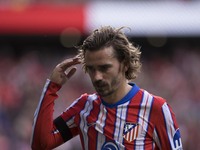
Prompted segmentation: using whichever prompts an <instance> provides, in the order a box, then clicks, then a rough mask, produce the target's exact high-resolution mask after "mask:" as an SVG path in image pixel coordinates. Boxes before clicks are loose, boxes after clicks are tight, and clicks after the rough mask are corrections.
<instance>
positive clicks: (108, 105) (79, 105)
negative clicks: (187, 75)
mask: <svg viewBox="0 0 200 150" xmlns="http://www.w3.org/2000/svg"><path fill="white" fill-rule="evenodd" d="M122 29H123V28H113V27H110V26H105V27H101V28H99V29H96V30H94V31H93V32H92V34H91V35H89V36H88V37H87V38H86V39H85V41H84V42H83V44H82V45H81V46H80V47H79V53H78V55H77V56H76V57H74V58H70V59H66V60H64V61H63V62H61V63H60V64H58V65H57V66H56V67H55V68H54V70H53V72H52V74H51V76H50V78H49V79H47V81H46V84H45V86H44V89H43V92H42V95H41V99H40V102H39V104H38V107H37V109H36V112H35V116H34V123H33V134H32V140H31V146H32V149H33V150H50V149H53V148H55V147H57V146H59V145H61V144H63V143H64V142H66V141H68V140H70V139H71V138H73V137H75V136H77V135H79V136H80V140H81V144H82V148H83V149H84V150H108V149H109V150H152V149H154V150H158V149H162V150H171V149H172V150H182V143H181V136H180V130H179V127H178V124H177V121H176V118H175V114H174V113H173V111H172V109H171V107H170V106H169V105H168V104H167V102H166V100H165V99H163V98H162V97H159V96H155V95H153V94H150V93H149V92H147V91H146V90H144V89H142V88H140V87H138V86H137V85H136V84H135V83H134V82H133V80H134V79H135V78H136V77H137V73H138V72H139V71H140V68H141V62H140V56H141V52H140V47H138V46H134V44H132V43H131V42H130V41H129V40H128V38H127V37H126V35H125V34H124V33H123V31H122ZM77 64H82V65H83V68H84V70H85V71H86V73H88V74H89V76H90V79H91V82H92V84H93V86H94V88H95V90H96V93H94V94H82V95H80V97H79V98H78V99H76V100H75V101H74V102H73V103H72V104H71V105H70V106H69V107H68V108H67V109H66V110H65V111H64V112H63V113H62V114H61V115H60V116H58V117H57V118H56V119H55V120H53V109H54V101H55V100H56V99H57V98H58V95H57V94H56V93H57V92H58V91H59V90H60V88H61V87H62V85H63V84H65V83H66V81H68V80H69V79H70V78H71V76H72V75H73V74H74V73H75V72H76V67H75V65H77ZM67 72H68V73H67ZM77 86H78V85H77ZM66 92H67V91H66ZM69 94H70V93H69Z"/></svg>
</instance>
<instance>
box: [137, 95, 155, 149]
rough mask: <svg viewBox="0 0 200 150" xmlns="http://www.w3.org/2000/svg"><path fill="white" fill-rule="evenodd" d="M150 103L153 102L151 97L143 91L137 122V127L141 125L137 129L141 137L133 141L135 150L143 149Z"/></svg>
mask: <svg viewBox="0 0 200 150" xmlns="http://www.w3.org/2000/svg"><path fill="white" fill-rule="evenodd" d="M152 102H153V96H152V95H151V94H149V93H148V92H147V91H144V93H143V99H142V103H141V105H140V112H139V120H138V123H139V125H141V127H142V128H139V134H141V135H142V136H139V138H137V139H136V140H135V145H136V146H135V149H140V150H143V149H144V140H145V136H146V132H147V129H148V121H149V116H150V111H151V106H152Z"/></svg>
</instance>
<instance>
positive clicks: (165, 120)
mask: <svg viewBox="0 0 200 150" xmlns="http://www.w3.org/2000/svg"><path fill="white" fill-rule="evenodd" d="M154 101H155V104H154V106H153V110H152V113H153V116H154V125H155V128H154V133H153V137H154V140H155V143H156V147H157V148H158V149H162V150H168V149H172V150H182V149H183V148H182V142H181V135H180V130H179V127H178V124H177V121H176V117H175V114H174V112H173V111H172V108H171V107H170V105H169V104H167V102H166V101H165V100H164V99H162V98H155V100H154ZM155 116H156V117H155Z"/></svg>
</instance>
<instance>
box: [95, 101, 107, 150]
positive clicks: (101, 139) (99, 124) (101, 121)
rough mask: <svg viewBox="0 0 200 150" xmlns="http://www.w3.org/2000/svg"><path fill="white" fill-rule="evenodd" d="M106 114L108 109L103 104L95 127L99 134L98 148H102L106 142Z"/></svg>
mask: <svg viewBox="0 0 200 150" xmlns="http://www.w3.org/2000/svg"><path fill="white" fill-rule="evenodd" d="M106 114H107V110H106V108H105V106H104V105H103V104H101V105H100V113H99V115H98V119H97V121H96V125H95V129H96V130H97V131H98V136H97V148H96V149H101V147H102V145H103V144H104V142H105V139H106V138H105V136H104V134H103V133H104V131H103V129H104V126H105V121H106Z"/></svg>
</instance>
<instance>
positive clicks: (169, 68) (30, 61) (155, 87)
mask: <svg viewBox="0 0 200 150" xmlns="http://www.w3.org/2000/svg"><path fill="white" fill-rule="evenodd" d="M199 51H200V49H184V48H176V49H175V50H174V52H173V54H172V55H171V56H170V57H164V56H159V55H156V56H155V57H151V58H150V59H146V58H145V57H142V63H143V68H142V71H141V73H140V74H139V76H138V78H137V79H136V80H135V82H136V83H137V84H138V85H139V86H140V87H141V88H144V89H146V90H148V91H149V92H151V93H153V94H155V95H159V96H162V97H164V98H166V99H167V101H168V103H169V104H170V105H171V107H172V109H173V110H174V112H175V114H176V117H177V120H178V123H179V126H180V130H181V134H182V142H183V145H184V149H185V150H194V149H200V143H199V139H200V132H199V129H198V127H199V126H200V115H199V108H200V99H199V97H200V78H199V75H200V69H199V66H200V52H199ZM63 56H64V57H63ZM67 57H71V54H68V53H66V54H65V55H59V54H58V53H57V55H55V54H52V55H51V54H47V53H46V54H41V53H40V52H39V51H29V52H26V53H23V54H22V55H20V56H18V57H14V56H13V55H10V54H1V55H0V147H1V148H0V149H2V150H13V149H16V150H29V149H30V137H31V130H32V122H33V115H34V111H35V109H36V107H37V104H38V102H39V98H40V94H41V92H42V88H43V85H44V83H45V80H46V79H47V78H48V76H49V75H50V73H51V71H52V69H53V68H54V67H55V65H56V64H57V63H58V62H60V61H61V60H63V59H64V58H67ZM77 67H78V72H77V73H76V75H75V76H74V77H72V78H71V80H70V81H69V82H68V83H67V84H66V85H64V87H63V88H62V89H61V90H60V91H59V93H58V94H59V96H60V97H59V98H58V100H57V101H56V102H55V112H54V117H56V116H58V115H59V114H60V113H61V112H62V111H64V110H65V108H66V107H67V106H69V105H70V104H71V103H72V102H73V101H74V99H76V98H78V97H79V96H80V94H82V93H85V92H88V93H91V92H93V88H92V85H91V83H90V79H89V78H88V76H87V75H85V73H84V72H83V71H82V70H81V66H77ZM77 143H78V144H77ZM80 147H81V145H80V141H79V138H78V137H76V138H75V139H73V140H70V141H69V142H68V143H66V144H64V145H62V146H60V147H59V148H57V149H56V150H64V149H65V150H66V149H67V150H78V149H81V148H80Z"/></svg>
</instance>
